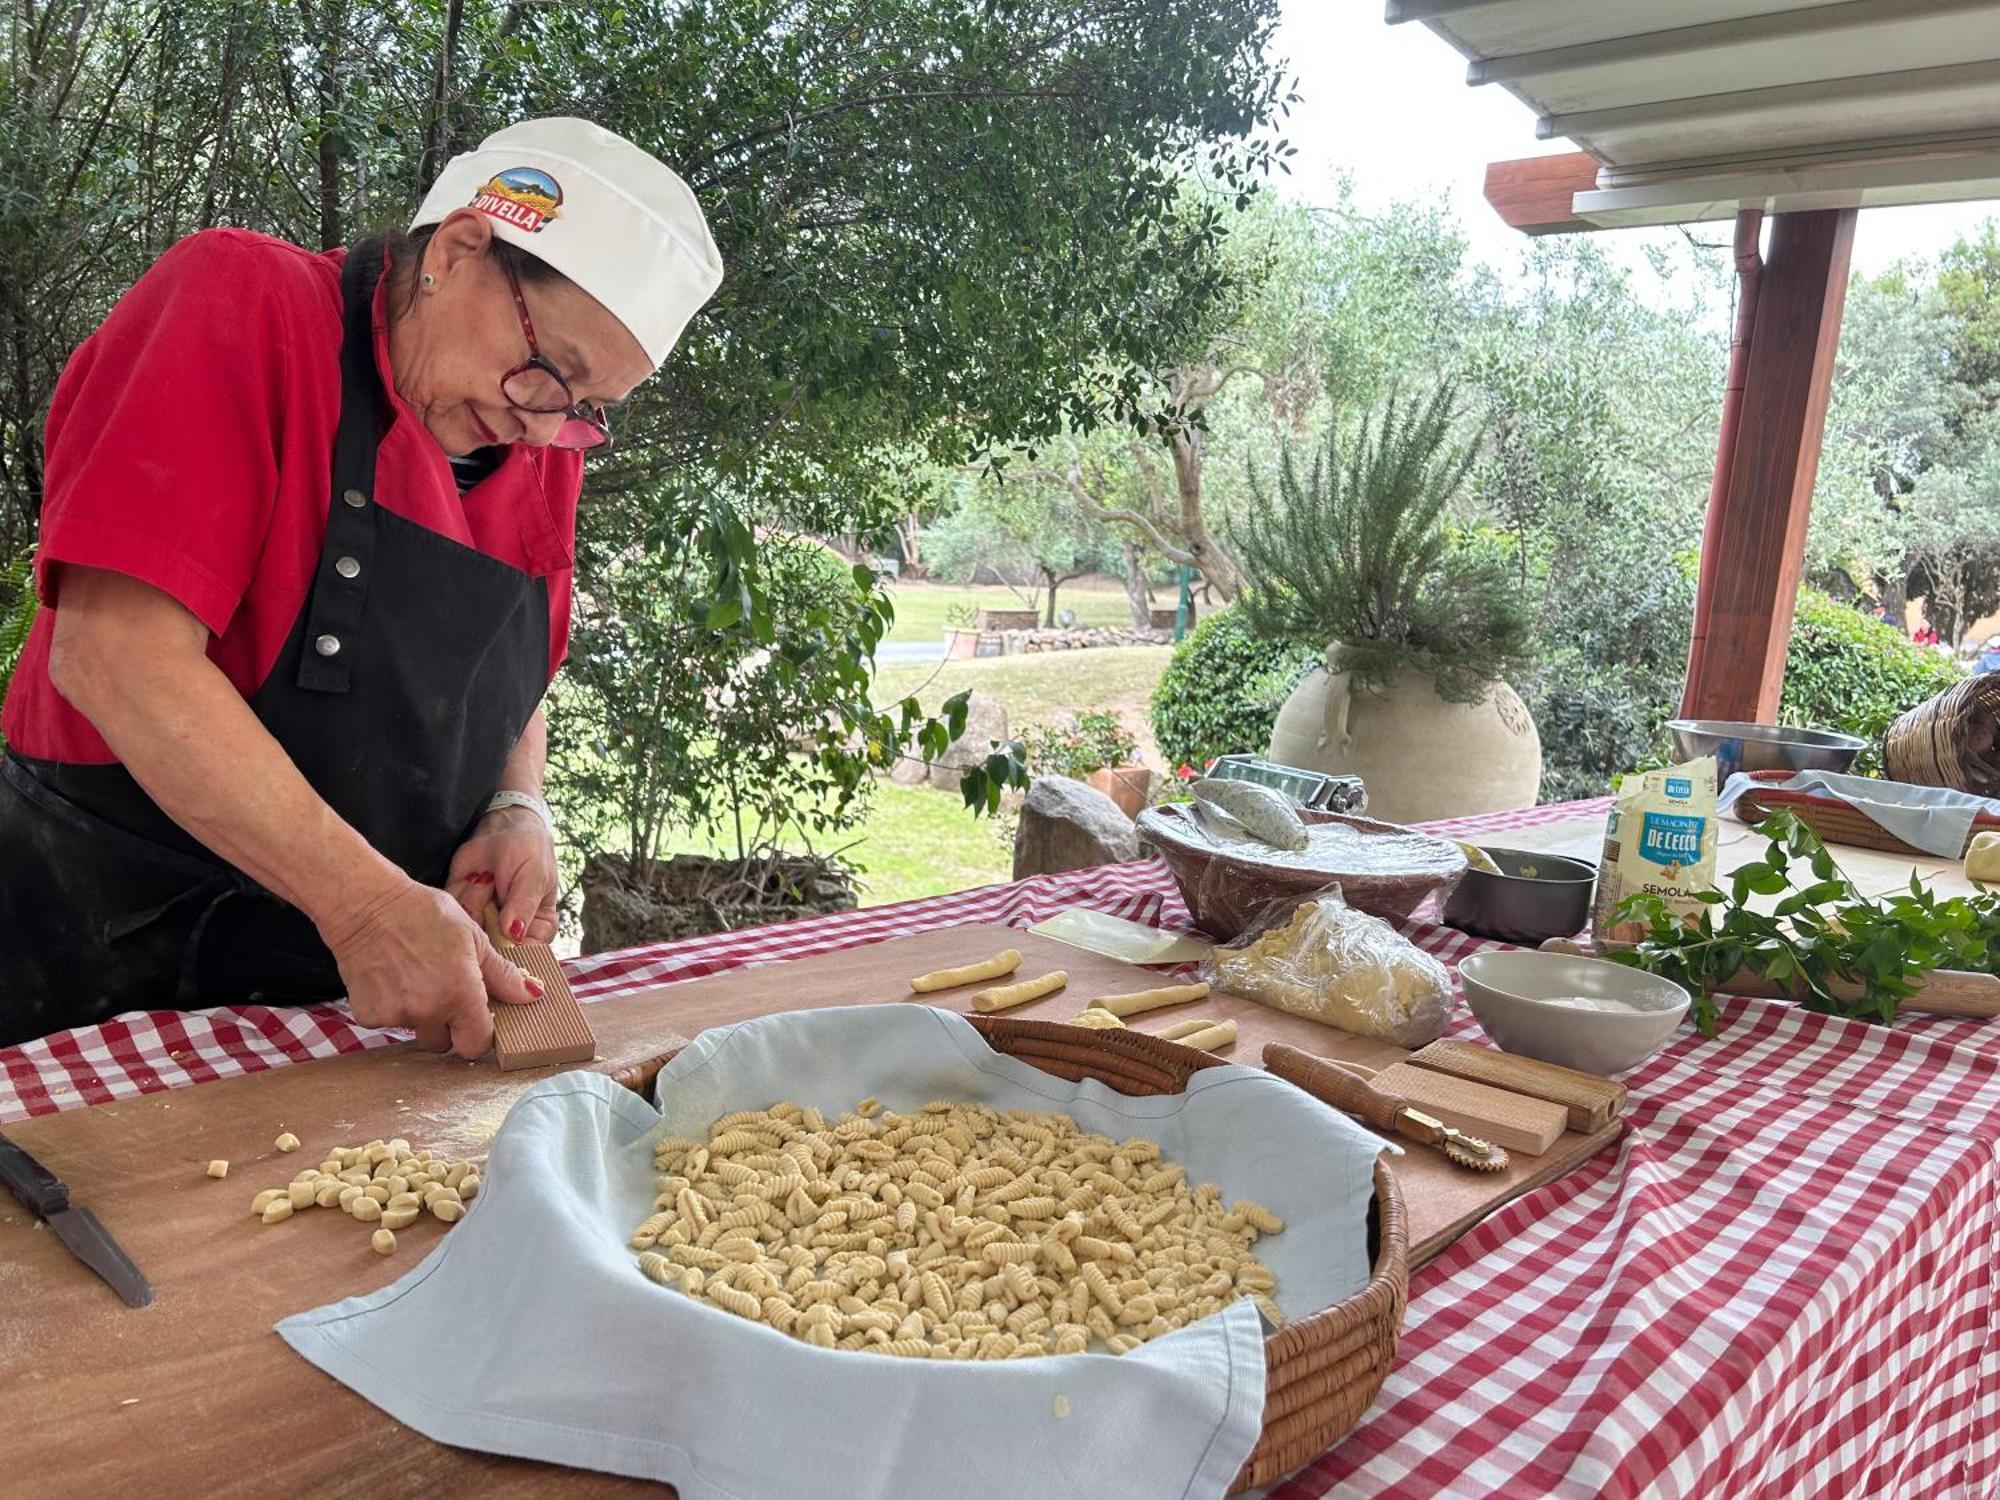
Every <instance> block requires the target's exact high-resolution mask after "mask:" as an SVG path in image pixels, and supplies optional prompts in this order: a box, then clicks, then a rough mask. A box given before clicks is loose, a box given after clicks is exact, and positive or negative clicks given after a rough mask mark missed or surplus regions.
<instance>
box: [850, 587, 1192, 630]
mask: <svg viewBox="0 0 2000 1500" xmlns="http://www.w3.org/2000/svg"><path fill="white" fill-rule="evenodd" d="M889 592H890V596H891V597H892V598H893V599H894V600H895V601H896V626H895V629H893V630H891V631H890V632H889V639H890V640H892V641H939V640H943V639H944V630H945V617H944V614H945V611H946V610H947V609H949V608H951V606H952V605H954V604H963V605H966V606H967V607H969V608H971V609H982V608H984V609H1026V608H1027V605H1026V604H1024V603H1023V602H1022V600H1021V596H1020V595H1019V594H1017V593H1015V592H1014V591H1013V590H1012V589H1010V588H1005V587H1002V586H1001V585H999V584H993V585H990V586H988V585H979V586H974V585H972V584H946V583H920V582H917V581H916V580H914V579H912V580H911V581H909V582H907V583H896V584H891V585H890V588H889ZM1153 597H1154V598H1155V600H1158V601H1162V602H1164V603H1168V604H1171V603H1172V602H1173V600H1172V598H1171V596H1170V594H1169V592H1168V591H1166V590H1162V589H1155V590H1154V591H1153ZM1036 607H1037V608H1038V609H1044V610H1045V609H1046V608H1047V607H1048V606H1047V602H1046V601H1045V600H1042V599H1040V598H1039V597H1038V599H1037V602H1036ZM1066 609H1073V610H1075V611H1076V616H1077V621H1078V623H1079V624H1083V625H1130V624H1131V623H1132V606H1131V605H1130V603H1128V602H1127V601H1126V598H1125V591H1124V590H1123V589H1122V588H1120V587H1118V586H1117V585H1116V584H1102V583H1099V584H1096V585H1093V586H1092V587H1089V588H1085V587H1082V586H1081V585H1080V584H1077V583H1070V584H1065V585H1064V586H1063V587H1062V588H1059V589H1057V590H1056V612H1057V613H1058V614H1060V613H1061V612H1062V611H1063V610H1066Z"/></svg>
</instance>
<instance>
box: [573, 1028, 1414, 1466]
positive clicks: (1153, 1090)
mask: <svg viewBox="0 0 2000 1500" xmlns="http://www.w3.org/2000/svg"><path fill="white" fill-rule="evenodd" d="M965 1019H966V1020H967V1021H970V1022H971V1023H972V1026H973V1028H974V1029H975V1030H976V1031H978V1032H979V1034H980V1035H981V1036H982V1037H984V1038H985V1040H986V1044H987V1045H988V1046H989V1047H991V1048H992V1049H993V1050H994V1051H995V1052H1004V1053H1006V1054H1007V1055H1008V1056H1009V1057H1017V1058H1019V1059H1020V1060H1021V1061H1022V1062H1024V1063H1027V1064H1028V1065H1029V1066H1031V1067H1036V1068H1040V1069H1041V1070H1042V1071H1043V1072H1044V1073H1053V1074H1054V1075H1055V1076H1056V1077H1058V1078H1067V1079H1070V1080H1072V1081H1076V1080H1081V1079H1085V1078H1095V1079H1096V1080H1097V1081H1098V1082H1099V1083H1102V1084H1103V1085H1105V1086H1106V1087H1107V1088H1111V1089H1116V1090H1117V1091H1118V1092H1119V1093H1121V1094H1177V1093H1179V1092H1181V1091H1182V1090H1183V1089H1185V1088H1186V1087H1187V1082H1188V1079H1190V1078H1192V1077H1193V1076H1194V1075H1195V1074H1196V1073H1198V1072H1200V1071H1201V1070H1202V1069H1203V1068H1219V1067H1223V1066H1225V1063H1224V1060H1223V1059H1222V1058H1219V1057H1216V1056H1214V1055H1212V1054H1210V1053H1207V1052H1197V1051H1195V1050H1194V1049H1193V1048H1191V1047H1183V1046H1181V1045H1180V1044H1179V1043H1178V1042H1169V1041H1163V1040H1162V1039H1161V1038H1159V1037H1156V1036H1148V1035H1146V1033H1144V1032H1142V1031H1092V1030H1090V1029H1089V1028H1087V1027H1083V1026H1067V1025H1064V1024H1062V1023H1060V1022H1056V1021H1025V1020H1015V1019H1013V1018H1010V1017H1007V1016H979V1015H973V1016H967V1017H966V1018H965ZM679 1050H680V1049H679V1048H678V1047H674V1048H669V1049H668V1050H666V1051H664V1052H662V1053H660V1054H659V1055H658V1056H656V1057H649V1058H647V1059H645V1060H644V1061H643V1062H639V1063H634V1064H632V1065H631V1066H629V1067H626V1068H623V1069H620V1070H619V1071H617V1072H615V1073H613V1074H612V1075H611V1076H612V1078H613V1079H614V1080H615V1081H616V1082H618V1083H621V1084H623V1085H624V1086H625V1087H627V1088H629V1089H634V1090H636V1091H638V1092H640V1093H642V1094H643V1093H645V1092H647V1091H648V1090H650V1089H651V1088H652V1087H653V1083H654V1080H655V1079H656V1078H657V1077H658V1076H659V1072H660V1069H661V1068H663V1067H665V1066H666V1064H667V1063H668V1062H670V1061H672V1060H673V1057H674V1055H675V1053H677V1052H678V1051H679ZM1322 1066H1325V1065H1322ZM1283 1076H1285V1077H1286V1078H1287V1080H1288V1081H1289V1082H1291V1083H1293V1084H1296V1085H1297V1086H1298V1087H1300V1088H1303V1089H1305V1091H1306V1092H1307V1093H1310V1094H1313V1095H1314V1097H1316V1098H1317V1097H1319V1095H1318V1093H1317V1091H1316V1090H1315V1089H1314V1088H1313V1086H1312V1081H1311V1076H1310V1070H1309V1069H1308V1070H1306V1071H1305V1072H1304V1073H1296V1076H1295V1070H1288V1071H1286V1072H1285V1073H1284V1075H1283ZM1368 1244H1369V1254H1370V1255H1371V1256H1372V1257H1373V1260H1374V1269H1373V1271H1372V1272H1371V1273H1370V1275H1369V1278H1368V1284H1367V1285H1366V1286H1364V1287H1363V1288H1362V1289H1361V1290H1360V1291H1358V1292H1356V1293H1355V1294H1354V1295H1353V1296H1352V1297H1349V1298H1348V1299H1347V1300H1346V1301H1344V1302H1340V1303H1336V1304H1335V1305H1334V1306H1332V1307H1325V1308H1321V1309H1320V1310H1319V1311H1318V1312H1315V1313H1308V1314H1307V1315H1305V1316H1304V1317H1301V1318H1294V1319H1292V1320H1291V1322H1289V1323H1287V1324H1286V1325H1285V1326H1284V1327H1283V1328H1280V1329H1279V1330H1278V1331H1277V1332H1276V1333H1274V1334H1272V1335H1271V1336H1270V1337H1269V1338H1267V1339H1265V1340H1264V1431H1263V1434H1262V1436H1260V1437H1259V1438H1258V1439H1257V1445H1256V1447H1254V1448H1252V1449H1251V1450H1250V1457H1249V1458H1248V1459H1247V1460H1245V1462H1244V1464H1243V1468H1242V1469H1241V1471H1240V1472H1238V1474H1237V1476H1236V1480H1235V1483H1234V1484H1232V1485H1231V1486H1230V1488H1229V1493H1230V1494H1232V1495H1234V1494H1238V1493H1240V1492H1242V1491H1244V1490H1248V1489H1256V1488H1258V1487H1259V1486H1261V1485H1267V1484H1269V1483H1271V1482H1272V1481H1273V1480H1275V1479H1278V1478H1280V1477H1282V1476H1283V1475H1286V1474H1289V1473H1291V1472H1292V1470H1294V1469H1296V1468H1298V1467H1299V1466H1300V1465H1301V1464H1305V1463H1308V1462H1310V1461H1311V1460H1313V1459H1315V1458H1317V1457H1319V1455H1320V1454H1322V1453H1324V1452H1325V1451H1326V1450H1327V1449H1329V1448H1331V1447H1332V1446H1333V1445H1334V1444H1335V1443H1337V1442H1339V1441H1340V1440H1341V1438H1343V1437H1344V1436H1346V1435H1347V1433H1348V1431H1349V1430H1350V1429H1352V1428H1353V1426H1354V1424H1355V1423H1356V1422H1359V1421H1360V1420H1361V1416H1362V1413H1364V1412H1366V1411H1367V1410H1368V1407H1369V1405H1370V1404H1371V1403H1372V1402H1373V1401H1374V1400H1375V1395H1376V1393H1377V1392H1378V1391H1380V1390H1381V1389H1382V1382H1383V1381H1384V1380H1386V1379H1387V1378H1388V1375H1389V1367H1390V1366H1391V1365H1392V1364H1394V1363H1395V1359H1396V1343H1397V1340H1398V1339H1399V1338H1400V1337H1401V1335H1402V1331H1403V1312H1404V1309H1405V1307H1406V1306H1407V1304H1408V1302H1409V1299H1410V1235H1409V1221H1408V1219H1407V1218H1406V1217H1405V1215H1404V1211H1403V1195H1402V1192H1401V1190H1400V1189H1399V1188H1398V1187H1397V1186H1396V1179H1395V1178H1394V1177H1393V1176H1391V1175H1390V1173H1389V1169H1388V1168H1387V1167H1386V1166H1384V1165H1383V1163H1382V1161H1381V1159H1380V1158H1377V1160H1376V1163H1375V1200H1374V1202H1373V1203H1371V1204H1370V1205H1369V1207H1368Z"/></svg>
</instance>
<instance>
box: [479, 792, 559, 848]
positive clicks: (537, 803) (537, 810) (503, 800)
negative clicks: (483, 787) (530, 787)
mask: <svg viewBox="0 0 2000 1500" xmlns="http://www.w3.org/2000/svg"><path fill="white" fill-rule="evenodd" d="M503 807H525V808H527V809H528V811H529V812H531V813H533V814H534V815H535V816H536V817H538V818H540V819H541V820H542V826H543V827H545V828H547V829H548V831H549V836H550V837H551V838H553V837H554V836H555V831H556V819H555V814H554V813H552V812H550V811H549V805H548V803H546V802H544V801H543V800H542V799H541V798H540V797H537V796H534V795H533V794H532V793H529V792H515V791H508V790H506V789H504V788H503V789H502V790H500V791H497V792H495V793H494V794H493V796H492V797H491V798H490V799H489V800H488V801H487V804H486V810H487V811H488V812H496V811H498V810H499V809H500V808H503Z"/></svg>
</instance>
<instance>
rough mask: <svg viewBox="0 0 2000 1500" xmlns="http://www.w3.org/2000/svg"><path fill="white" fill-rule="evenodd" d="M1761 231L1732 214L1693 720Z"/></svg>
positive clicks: (1759, 218)
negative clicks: (1732, 266)
mask: <svg viewBox="0 0 2000 1500" xmlns="http://www.w3.org/2000/svg"><path fill="white" fill-rule="evenodd" d="M1763 228H1764V211H1763V210H1762V209H1761V208H1745V209H1741V210H1739V211H1738V212H1737V215H1736V286H1737V290H1736V328H1735V331H1734V332H1733V333H1732V334H1731V335H1730V338H1729V373H1728V375H1727V376H1726V377H1725V378H1724V381H1723V386H1722V422H1721V425H1720V426H1719V427H1718V428H1717V429H1716V435H1715V478H1714V479H1713V480H1712V481H1711V482H1710V484H1709V487H1708V519H1707V522H1706V523H1705V525H1704V526H1703V528H1702V537H1701V561H1700V570H1699V573H1698V574H1697V581H1696V583H1695V594H1694V634H1693V636H1692V638H1691V639H1690V640H1689V642H1688V666H1687V681H1686V683H1685V684H1684V686H1683V688H1682V693H1681V714H1682V716H1683V717H1694V716H1695V715H1696V712H1697V710H1696V704H1695V688H1696V685H1697V684H1698V683H1700V682H1701V680H1702V668H1703V666H1704V663H1705V659H1706V657H1707V655H1708V634H1709V610H1710V608H1711V607H1712V606H1713V604H1714V598H1715V594H1714V584H1715V576H1716V572H1717V570H1718V569H1719V568H1720V567H1721V566H1722V559H1721V558H1720V556H1719V555H1718V553H1719V551H1720V549H1719V547H1718V546H1717V545H1716V542H1717V536H1718V534H1719V533H1720V531H1721V529H1722V525H1721V522H1722V508H1723V506H1724V505H1725V504H1727V503H1728V496H1729V475H1730V470H1731V469H1733V468H1734V467H1735V463H1736V426H1737V416H1738V413H1739V412H1740V411H1741V410H1742V407H1743V387H1744V386H1745V385H1746V384H1747V383H1748V378H1749V372H1750V330H1751V329H1752V328H1753V327H1755V326H1756V322H1757V288H1758V283H1759V281H1760V280H1761V278H1762V275H1763V270H1764V260H1763V257H1762V256H1761V255H1760V254H1759V253H1758V249H1757V242H1758V238H1759V236H1760V235H1761V234H1762V232H1763Z"/></svg>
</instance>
